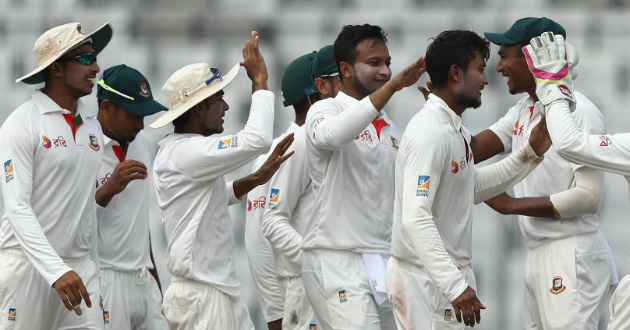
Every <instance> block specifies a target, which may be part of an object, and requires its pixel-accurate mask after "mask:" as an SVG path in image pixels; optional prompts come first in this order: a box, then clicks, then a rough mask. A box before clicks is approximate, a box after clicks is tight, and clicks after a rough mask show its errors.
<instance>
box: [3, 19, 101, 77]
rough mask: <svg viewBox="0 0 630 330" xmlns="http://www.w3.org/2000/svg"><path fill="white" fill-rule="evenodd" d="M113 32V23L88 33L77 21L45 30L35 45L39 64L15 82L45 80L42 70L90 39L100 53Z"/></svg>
mask: <svg viewBox="0 0 630 330" xmlns="http://www.w3.org/2000/svg"><path fill="white" fill-rule="evenodd" d="M112 33H113V31H112V26H111V24H109V23H105V24H103V26H101V27H100V28H98V29H97V30H96V31H94V32H92V33H90V34H89V35H86V34H84V33H83V31H82V30H81V24H79V23H76V22H74V23H67V24H64V25H60V26H57V27H54V28H52V29H50V30H48V31H46V32H44V34H42V35H41V37H39V38H38V39H37V40H36V41H35V45H34V46H33V53H35V57H37V63H38V64H39V66H38V67H37V69H35V70H33V71H31V72H30V73H29V74H27V75H25V76H23V77H21V78H19V79H17V80H16V81H15V82H20V81H23V82H25V83H27V84H38V83H41V82H44V76H43V75H42V71H44V69H46V68H47V67H48V66H49V65H50V64H52V63H53V62H54V61H56V60H58V59H59V58H61V57H62V56H63V55H64V54H66V53H68V52H69V51H71V50H72V49H74V48H75V47H77V46H79V45H82V44H83V43H85V42H86V41H89V40H91V42H92V46H94V52H95V53H96V54H98V53H100V52H101V50H103V48H105V46H107V44H108V43H109V41H110V40H111V39H112Z"/></svg>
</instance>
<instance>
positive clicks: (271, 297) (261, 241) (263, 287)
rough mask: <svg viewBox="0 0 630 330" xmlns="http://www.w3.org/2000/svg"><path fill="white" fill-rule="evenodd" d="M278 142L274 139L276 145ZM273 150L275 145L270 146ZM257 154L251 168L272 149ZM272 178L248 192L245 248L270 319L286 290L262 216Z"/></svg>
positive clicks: (275, 317) (278, 314) (260, 301)
mask: <svg viewBox="0 0 630 330" xmlns="http://www.w3.org/2000/svg"><path fill="white" fill-rule="evenodd" d="M276 142H277V139H276V140H274V143H273V144H272V147H273V145H274V144H275V143H276ZM271 150H273V148H271ZM271 152H272V151H269V152H268V153H266V154H264V155H260V156H258V158H256V159H255V160H254V162H253V165H252V172H255V171H257V170H258V169H259V168H260V167H261V166H262V164H263V163H264V162H265V160H267V158H268V157H269V155H270V153H271ZM268 196H269V182H267V183H265V184H261V185H259V186H257V187H256V188H254V189H252V190H251V191H250V192H249V193H248V194H247V203H246V204H245V251H246V252H247V260H248V262H249V271H250V273H251V275H252V280H253V284H254V292H255V293H256V298H258V304H259V305H260V310H261V311H262V314H263V317H264V318H265V321H266V322H267V323H269V322H273V321H276V320H279V319H281V318H282V315H283V313H284V301H285V300H284V290H282V289H281V288H280V284H279V283H278V275H277V274H276V261H275V257H274V251H273V248H272V247H271V243H269V241H268V240H267V238H266V237H265V235H263V232H262V217H263V213H264V211H265V209H266V207H267V202H268V201H267V197H268Z"/></svg>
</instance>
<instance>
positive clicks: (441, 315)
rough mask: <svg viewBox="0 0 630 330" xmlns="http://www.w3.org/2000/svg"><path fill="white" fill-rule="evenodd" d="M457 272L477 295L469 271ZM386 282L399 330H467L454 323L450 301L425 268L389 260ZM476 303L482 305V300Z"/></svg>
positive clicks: (467, 269)
mask: <svg viewBox="0 0 630 330" xmlns="http://www.w3.org/2000/svg"><path fill="white" fill-rule="evenodd" d="M459 271H460V272H461V274H462V276H463V277H464V279H465V280H466V283H468V285H469V286H470V287H471V288H473V289H474V290H475V291H477V283H476V279H475V275H474V274H473V270H472V268H471V267H470V266H464V267H462V268H461V269H460V270H459ZM386 281H387V294H388V296H389V301H390V303H391V304H392V308H393V310H394V317H395V318H396V325H397V326H398V329H399V330H412V329H413V330H425V329H431V330H443V329H444V330H446V329H448V330H451V329H469V327H467V326H465V325H464V323H463V322H462V323H459V322H457V317H456V316H455V313H454V312H453V305H451V301H449V300H448V299H446V297H444V295H443V294H442V293H441V292H440V290H439V289H438V287H437V286H436V285H435V282H434V281H433V280H432V279H431V278H430V277H429V274H428V273H427V271H426V269H425V268H424V267H418V266H416V265H412V264H410V263H407V262H404V261H402V260H400V259H398V258H395V257H390V258H389V263H388V264H387V274H386ZM477 295H478V296H479V293H478V292H477ZM479 300H481V302H482V303H483V299H482V298H479ZM481 314H482V315H481V320H482V322H481V323H480V326H483V310H482V311H481Z"/></svg>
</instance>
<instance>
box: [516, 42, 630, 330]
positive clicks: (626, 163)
mask: <svg viewBox="0 0 630 330" xmlns="http://www.w3.org/2000/svg"><path fill="white" fill-rule="evenodd" d="M566 48H568V47H565V42H564V37H563V36H562V35H561V34H558V35H554V34H553V31H547V32H545V33H543V34H542V35H541V36H540V37H535V38H533V39H532V40H531V43H530V44H529V45H526V47H523V52H524V53H525V57H526V58H527V65H528V67H529V69H530V70H531V71H532V73H533V75H534V78H535V81H536V95H537V96H538V98H539V100H540V102H541V103H542V105H543V106H544V110H545V111H546V116H547V124H548V129H549V135H550V137H551V139H552V141H553V146H554V149H555V150H556V151H557V152H558V153H559V154H560V155H561V156H563V157H565V158H566V159H568V160H570V161H572V162H575V163H577V164H583V165H586V166H590V167H593V168H596V169H599V170H603V171H609V172H613V173H617V174H620V175H623V176H625V178H626V180H627V181H628V182H629V183H630V134H629V133H619V134H589V133H588V132H585V131H584V130H582V129H580V127H579V125H578V124H577V123H576V120H575V115H574V114H573V113H572V111H573V109H577V107H578V106H579V103H577V104H576V101H577V102H579V99H577V98H576V97H575V95H576V94H575V93H574V91H573V82H572V79H571V75H570V74H568V72H567V68H568V67H569V65H570V64H569V63H568V62H567V59H566V56H567V53H566V51H565V49H566ZM576 111H577V110H576ZM629 192H630V191H629ZM598 271H599V270H598V269H593V268H589V269H584V272H598ZM629 328H630V276H629V275H626V276H624V277H623V278H622V279H621V281H620V282H619V285H618V286H617V289H616V290H615V292H614V293H613V296H612V297H611V299H610V320H609V323H608V329H609V330H621V329H629Z"/></svg>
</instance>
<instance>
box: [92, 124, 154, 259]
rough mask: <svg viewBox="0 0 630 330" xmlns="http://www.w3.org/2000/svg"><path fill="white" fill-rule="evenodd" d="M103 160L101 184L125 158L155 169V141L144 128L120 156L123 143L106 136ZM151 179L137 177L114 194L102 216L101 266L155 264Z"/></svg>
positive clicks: (99, 177)
mask: <svg viewBox="0 0 630 330" xmlns="http://www.w3.org/2000/svg"><path fill="white" fill-rule="evenodd" d="M104 140H105V146H104V150H103V162H102V163H101V168H100V170H99V173H98V182H97V185H98V186H99V187H100V186H101V185H103V184H104V183H105V182H107V180H108V179H109V178H110V177H111V175H112V173H113V172H114V168H116V165H118V164H119V163H120V162H122V161H124V160H137V161H139V162H141V163H143V164H144V165H145V166H146V167H147V171H148V173H151V165H152V163H153V155H152V153H151V145H150V143H149V140H148V139H147V138H146V136H145V135H144V133H142V132H140V133H138V135H136V138H135V139H134V140H133V141H132V142H131V143H129V145H128V146H127V154H126V157H125V158H123V159H122V160H120V159H119V158H118V156H117V155H116V154H115V152H114V149H113V147H114V146H118V147H120V144H119V143H118V142H116V141H114V140H112V139H110V138H109V137H107V136H105V137H104ZM151 193H153V191H152V189H151V187H150V180H149V179H148V178H147V179H145V180H133V181H131V182H129V184H128V185H127V187H126V188H125V189H124V190H123V191H122V192H120V193H119V194H117V195H115V196H114V197H112V199H111V200H110V201H109V203H108V204H107V206H106V207H105V208H104V210H103V211H102V212H99V218H98V256H99V261H100V267H101V268H113V269H116V270H120V271H135V270H140V269H142V267H146V268H149V269H152V268H153V263H152V262H151V254H150V253H151V248H150V240H149V196H150V194H151Z"/></svg>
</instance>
